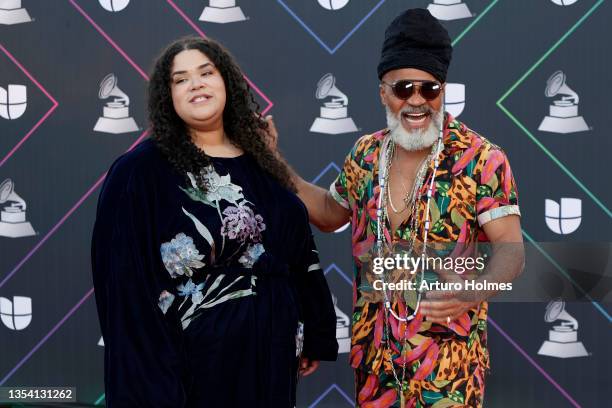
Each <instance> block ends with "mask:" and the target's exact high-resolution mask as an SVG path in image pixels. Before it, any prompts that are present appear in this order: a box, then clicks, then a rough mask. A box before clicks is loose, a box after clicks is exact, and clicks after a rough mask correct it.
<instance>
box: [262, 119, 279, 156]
mask: <svg viewBox="0 0 612 408" xmlns="http://www.w3.org/2000/svg"><path fill="white" fill-rule="evenodd" d="M264 119H265V120H266V123H267V124H268V129H267V131H266V132H265V138H264V140H265V142H266V144H267V145H268V148H269V149H270V150H271V151H272V153H274V155H275V156H277V157H278V156H279V155H280V154H279V152H278V131H277V130H276V125H275V124H274V119H273V118H272V115H268V116H266V117H265V118H264Z"/></svg>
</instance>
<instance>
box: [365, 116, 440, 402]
mask: <svg viewBox="0 0 612 408" xmlns="http://www.w3.org/2000/svg"><path fill="white" fill-rule="evenodd" d="M442 112H444V110H442ZM443 134H444V116H443V120H442V128H441V129H440V130H439V133H438V139H437V141H436V142H435V143H434V145H433V146H432V149H431V152H430V154H429V156H428V160H426V161H425V163H424V165H422V168H421V169H420V170H419V172H418V174H417V177H416V178H415V186H414V188H413V194H412V197H411V201H412V205H411V214H410V215H409V216H411V217H412V220H411V223H410V227H409V228H410V239H409V249H408V251H409V252H412V248H413V245H414V241H415V238H416V231H417V229H416V227H417V225H416V218H417V217H416V216H417V204H416V203H417V201H418V193H417V192H418V191H419V190H420V189H421V187H422V184H423V181H424V174H425V171H423V167H424V168H425V169H427V167H428V165H429V162H430V161H431V160H432V158H433V160H434V168H433V173H432V175H431V180H430V182H429V185H428V187H427V205H426V207H425V219H424V221H425V226H424V230H423V249H422V252H421V257H423V256H424V255H425V254H426V249H427V236H428V233H429V228H430V220H429V205H430V201H431V197H432V191H433V186H434V183H435V178H436V172H437V170H438V166H439V164H440V162H439V160H440V159H439V156H440V152H441V151H442V147H443V142H442V138H443ZM394 151H395V143H394V142H393V140H392V139H391V136H390V135H387V136H386V137H385V139H384V140H383V144H382V146H381V149H380V156H379V161H378V163H379V169H380V171H379V173H378V184H379V186H380V195H379V197H378V202H377V209H376V218H377V226H376V246H377V255H378V257H379V258H383V257H384V250H385V249H386V248H387V244H391V243H387V242H386V237H385V234H384V233H383V228H384V222H385V220H386V219H387V218H388V217H387V216H388V214H387V202H388V201H389V200H390V197H389V196H390V194H389V186H388V181H389V169H390V167H391V161H392V158H393V154H394ZM419 176H420V177H419ZM392 232H393V233H394V232H395V231H392ZM424 277H425V270H424V268H423V269H421V273H420V280H421V282H422V281H423V280H424ZM381 278H382V279H381V280H382V283H383V289H384V290H383V294H384V320H385V322H384V328H385V338H386V341H385V344H386V347H387V350H389V355H390V356H392V353H391V346H390V343H389V338H390V333H389V326H390V323H389V313H391V314H392V315H393V317H395V318H396V319H397V320H398V321H400V322H408V321H411V320H412V319H414V318H415V316H416V315H417V312H418V310H419V306H420V303H421V298H422V294H423V291H421V290H420V289H419V290H417V301H416V306H415V308H414V311H413V313H412V314H411V315H408V314H407V313H406V316H405V317H401V316H399V315H397V314H396V313H395V311H394V310H393V309H392V307H391V301H390V300H389V295H388V294H387V289H386V288H387V286H386V285H385V283H386V282H385V272H383V274H382V275H381ZM406 331H407V330H404V338H403V340H404V344H403V347H402V351H401V354H402V355H403V357H404V358H403V361H402V377H401V381H400V379H399V377H398V375H397V372H396V371H395V366H394V362H393V359H391V369H392V370H393V376H394V378H395V381H396V383H397V386H398V391H399V393H400V406H401V407H402V408H404V407H405V404H406V401H405V398H404V386H405V385H406V381H405V377H406V349H407V343H408V339H407V338H406ZM383 355H384V353H383Z"/></svg>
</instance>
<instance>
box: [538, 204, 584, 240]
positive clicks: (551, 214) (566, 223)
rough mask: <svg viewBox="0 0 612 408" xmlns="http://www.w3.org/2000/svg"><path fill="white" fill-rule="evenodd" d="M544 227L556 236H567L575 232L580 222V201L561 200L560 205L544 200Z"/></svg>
mask: <svg viewBox="0 0 612 408" xmlns="http://www.w3.org/2000/svg"><path fill="white" fill-rule="evenodd" d="M545 218H546V225H547V226H548V228H550V230H551V231H552V232H554V233H556V234H561V235H567V234H571V233H572V232H574V231H576V230H577V229H578V227H580V222H581V221H582V200H580V199H579V198H562V199H561V201H560V203H557V202H556V201H554V200H549V199H546V202H545Z"/></svg>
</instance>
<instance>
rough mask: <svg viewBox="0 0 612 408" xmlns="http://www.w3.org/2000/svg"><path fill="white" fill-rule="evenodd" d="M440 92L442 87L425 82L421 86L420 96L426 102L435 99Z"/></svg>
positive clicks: (431, 82) (435, 83) (434, 83)
mask: <svg viewBox="0 0 612 408" xmlns="http://www.w3.org/2000/svg"><path fill="white" fill-rule="evenodd" d="M441 90H442V87H441V86H440V84H438V83H437V82H433V81H427V82H423V83H422V84H421V95H423V98H425V99H427V100H428V101H431V100H433V99H436V98H437V97H438V95H440V91H441Z"/></svg>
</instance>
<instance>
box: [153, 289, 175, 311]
mask: <svg viewBox="0 0 612 408" xmlns="http://www.w3.org/2000/svg"><path fill="white" fill-rule="evenodd" d="M174 297H175V296H174V295H173V294H172V293H170V292H168V291H167V290H164V291H163V292H162V293H161V294H160V295H159V300H158V301H157V306H159V308H160V309H161V311H162V313H163V314H166V312H167V311H168V309H169V308H170V306H171V305H172V302H174Z"/></svg>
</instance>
